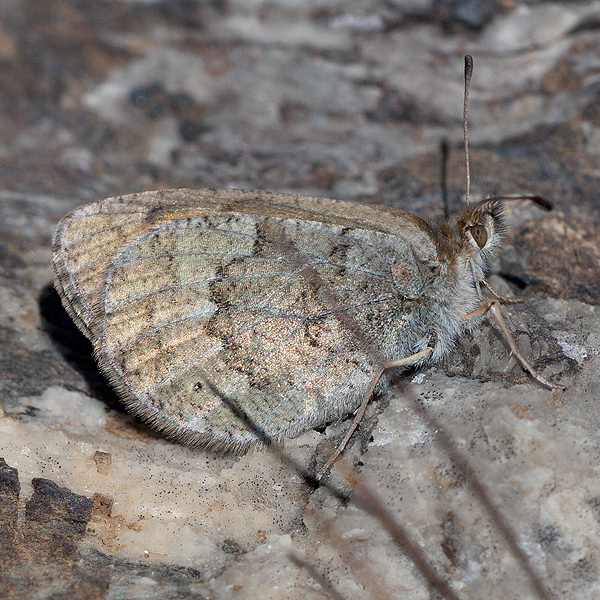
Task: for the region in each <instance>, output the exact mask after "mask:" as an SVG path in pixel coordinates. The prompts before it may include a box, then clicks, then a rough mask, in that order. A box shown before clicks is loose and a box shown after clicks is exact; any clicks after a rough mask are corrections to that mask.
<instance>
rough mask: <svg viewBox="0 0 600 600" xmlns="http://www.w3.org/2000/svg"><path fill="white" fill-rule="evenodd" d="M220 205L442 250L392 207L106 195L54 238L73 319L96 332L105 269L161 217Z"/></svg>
mask: <svg viewBox="0 0 600 600" xmlns="http://www.w3.org/2000/svg"><path fill="white" fill-rule="evenodd" d="M215 213H229V214H240V213H241V214H253V215H257V216H261V215H262V216H272V217H290V218H295V219H297V220H299V221H301V220H308V221H315V222H323V223H329V224H337V225H342V226H345V227H348V228H361V229H364V230H373V231H381V232H385V233H389V234H391V235H396V236H399V237H403V238H404V239H407V240H410V241H411V247H412V249H413V252H415V253H416V254H417V255H418V256H420V257H421V258H423V259H424V260H433V259H435V255H436V251H435V247H434V245H433V243H432V239H431V237H430V235H429V232H430V229H429V227H428V225H427V224H426V223H425V222H424V221H422V220H421V219H419V218H418V217H415V216H414V215H411V214H410V213H407V212H404V211H401V210H397V209H394V208H390V207H385V206H378V205H370V204H356V203H351V202H342V201H337V200H331V199H326V198H313V197H309V196H299V195H292V194H274V193H270V192H256V191H247V190H217V189H208V190H187V189H181V190H165V191H156V192H143V193H140V194H131V195H128V196H118V197H115V198H108V199H106V200H102V201H100V202H96V203H93V204H89V205H87V206H84V207H82V208H79V209H77V210H75V211H73V212H72V213H71V214H69V215H67V216H66V217H65V218H64V219H63V220H62V221H61V222H60V223H59V225H58V227H57V229H56V231H55V234H54V240H53V266H54V271H55V274H56V287H57V290H58V292H59V293H60V295H61V298H62V300H63V304H64V305H65V308H66V310H67V311H68V312H69V314H70V315H71V317H72V318H73V320H74V321H75V323H76V324H77V325H78V326H79V328H80V329H81V330H82V331H83V332H84V334H85V335H86V336H87V337H88V338H89V339H90V340H92V341H93V340H94V339H95V338H96V337H97V335H98V333H99V327H100V322H101V319H102V303H101V293H102V285H103V281H104V277H105V273H106V270H107V268H108V266H109V265H110V263H111V262H112V260H113V259H114V258H115V257H116V256H117V254H119V252H120V251H121V249H122V248H123V247H125V246H126V245H127V244H128V243H130V242H132V241H133V240H135V239H136V238H138V237H139V236H140V235H143V234H144V233H145V232H148V231H150V230H152V229H154V228H155V227H156V226H157V225H159V224H160V223H163V222H166V221H169V220H173V219H178V218H185V217H186V216H194V215H198V216H199V215H207V214H215Z"/></svg>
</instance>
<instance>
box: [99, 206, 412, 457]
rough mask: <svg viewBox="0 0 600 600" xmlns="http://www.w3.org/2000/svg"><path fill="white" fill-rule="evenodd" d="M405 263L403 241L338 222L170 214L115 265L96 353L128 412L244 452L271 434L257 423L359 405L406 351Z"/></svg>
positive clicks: (178, 435) (301, 422)
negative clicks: (400, 338) (398, 281)
mask: <svg viewBox="0 0 600 600" xmlns="http://www.w3.org/2000/svg"><path fill="white" fill-rule="evenodd" d="M402 257H404V259H403V258H402ZM399 260H410V249H409V248H408V247H407V245H406V244H405V243H403V242H402V241H401V240H400V239H399V238H396V237H394V236H390V235H387V234H383V233H376V232H372V231H365V230H362V229H348V228H344V227H342V226H340V225H332V224H325V223H318V222H311V221H305V220H302V221H298V220H297V219H293V218H282V217H265V216H256V215H251V214H236V215H230V214H217V215H203V216H191V217H187V218H182V219H173V220H168V221H165V222H163V223H161V224H160V225H158V226H157V227H155V228H154V229H152V230H150V231H148V232H146V233H144V234H142V235H140V236H138V237H137V238H136V239H135V240H133V241H132V242H131V243H129V244H128V245H127V246H126V247H125V248H124V249H123V251H122V252H121V253H120V254H119V255H118V257H117V258H116V259H115V260H114V261H113V262H112V263H111V264H110V265H109V267H108V268H107V270H106V277H105V280H104V290H103V301H102V310H101V311H100V312H101V313H102V315H101V324H100V333H99V336H98V337H97V339H96V340H95V351H96V355H97V357H98V360H99V362H100V365H101V367H102V368H103V370H104V371H105V372H106V373H107V375H108V376H109V378H110V379H111V381H112V382H113V384H114V385H115V387H117V389H119V390H120V392H121V393H122V395H123V397H124V398H125V399H126V402H127V403H128V405H129V406H130V408H131V409H132V410H133V411H135V412H136V413H138V414H139V415H141V416H142V417H143V418H145V419H146V420H148V421H150V422H151V423H152V424H153V425H154V426H156V427H158V428H159V429H160V430H162V431H163V432H164V433H165V434H167V435H169V436H170V437H172V438H175V439H177V440H178V441H182V442H185V443H190V444H203V445H212V446H218V447H221V448H230V449H240V448H242V447H245V446H247V445H248V444H250V443H253V442H255V441H257V440H258V439H260V437H261V433H260V432H259V431H257V428H256V427H254V431H253V426H252V424H255V425H257V426H258V428H259V429H260V430H261V431H262V432H263V433H264V435H266V436H267V437H274V438H279V437H283V436H291V435H294V434H297V433H299V432H300V431H303V430H305V429H308V428H310V427H312V426H315V425H320V424H324V423H326V422H328V421H330V420H332V419H334V418H336V417H339V416H340V415H342V414H344V413H346V412H348V411H350V410H352V409H354V408H355V407H356V406H357V405H358V404H359V403H360V402H361V401H362V400H363V398H364V395H365V393H366V390H367V389H368V387H369V384H370V383H371V381H372V379H373V377H374V376H375V374H376V372H377V369H378V365H379V364H380V360H381V358H382V357H383V358H384V359H386V360H389V359H391V358H398V356H397V352H398V346H397V335H398V331H399V329H401V328H402V327H403V325H404V323H405V321H406V318H407V312H406V310H405V309H404V307H403V304H402V300H401V298H399V295H398V292H397V289H396V287H395V284H394V281H393V278H392V266H393V265H395V264H396V265H397V264H398V261H399ZM347 318H349V320H350V322H351V323H355V324H356V326H357V328H358V329H359V330H360V331H361V332H363V333H362V335H364V336H366V337H367V338H368V340H367V341H366V343H365V340H363V341H362V343H359V342H357V337H356V334H355V333H354V332H353V331H352V327H351V326H348V320H347ZM249 424H250V426H249Z"/></svg>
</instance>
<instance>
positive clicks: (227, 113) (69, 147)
mask: <svg viewBox="0 0 600 600" xmlns="http://www.w3.org/2000/svg"><path fill="white" fill-rule="evenodd" d="M595 10H597V6H596V4H595V3H590V2H564V3H549V2H535V1H534V2H527V3H524V2H514V3H505V2H495V3H490V2H487V3H485V2H483V3H478V2H437V1H435V2H433V1H430V2H429V1H411V2H401V1H399V0H394V1H393V2H384V1H379V0H369V1H368V2H364V1H361V2H358V1H356V2H355V1H351V2H348V1H343V2H342V1H341V0H339V1H336V0H315V1H314V2H310V3H306V2H297V1H294V0H275V1H270V2H261V1H260V0H258V1H255V2H247V1H245V0H243V1H242V0H229V1H221V2H200V1H199V0H198V1H191V2H136V1H133V0H129V1H125V0H113V1H108V0H100V1H97V2H87V3H86V2H77V1H75V0H50V1H45V2H37V1H35V0H11V1H6V2H2V3H0V181H1V185H0V187H1V189H0V406H1V407H2V409H3V413H4V417H3V418H0V456H1V457H3V458H4V460H5V461H6V462H3V463H0V553H1V554H0V596H1V597H3V598H10V599H16V598H19V599H21V598H22V599H30V598H31V599H38V598H40V599H41V598H79V597H81V598H87V599H91V598H144V599H146V598H161V599H163V598H210V597H212V598H242V599H246V598H248V599H251V598H261V599H267V598H286V599H287V598H302V599H305V598H308V599H312V598H315V599H317V598H325V597H328V598H339V597H345V598H363V597H369V595H371V596H375V597H377V594H379V597H385V596H384V594H387V597H391V598H410V599H411V600H412V599H413V598H414V599H425V598H430V597H431V593H430V588H429V587H428V584H427V583H426V582H425V579H424V578H423V576H422V575H421V574H420V573H419V572H418V570H417V568H416V567H415V566H414V563H413V562H412V561H411V560H409V559H408V558H407V557H406V556H405V555H404V554H403V552H402V551H401V550H400V549H399V548H398V546H396V545H394V544H393V543H392V542H391V541H390V537H389V534H388V533H387V532H386V531H385V530H384V529H383V528H382V527H381V526H380V525H379V524H378V522H377V521H376V520H375V519H373V517H368V516H366V515H365V514H364V513H363V512H362V511H361V510H359V509H357V508H355V506H354V504H352V503H346V502H344V501H342V500H341V499H339V498H338V497H334V496H331V495H330V494H329V493H328V492H327V491H326V490H323V489H319V490H318V491H316V492H315V491H314V489H313V488H312V487H310V486H308V485H306V484H305V483H304V481H303V480H302V478H300V477H298V475H297V474H295V472H294V471H293V470H290V469H289V468H288V467H286V466H285V465H283V464H282V462H281V460H280V459H279V458H278V456H277V455H276V454H274V453H272V452H269V451H262V452H255V453H249V454H248V455H246V456H243V457H241V458H234V457H231V456H215V455H211V454H209V453H204V452H201V451H197V450H196V451H194V450H190V449H186V448H182V447H179V446H176V445H173V444H170V443H168V442H166V441H164V440H162V439H160V438H159V437H158V436H157V435H156V434H155V433H153V432H152V431H150V430H148V429H146V428H145V427H143V426H141V425H140V424H139V423H137V422H135V421H134V420H133V419H131V418H130V417H129V416H127V414H126V413H125V412H124V410H123V408H122V406H121V405H120V403H119V401H118V399H117V398H116V396H115V394H114V393H113V392H112V390H111V389H110V387H109V386H108V385H107V384H106V382H105V381H104V380H103V378H102V377H101V376H100V375H99V373H98V371H97V369H96V367H95V362H94V359H93V357H92V355H91V350H90V347H89V345H88V344H87V343H86V340H85V339H83V338H82V336H81V335H80V334H79V333H78V332H77V330H76V329H75V327H74V325H73V323H72V322H71V321H70V319H69V318H68V316H67V315H66V314H65V313H64V311H63V310H62V308H61V306H60V302H59V301H58V298H57V296H56V294H55V292H54V291H53V289H52V287H51V282H52V273H51V268H50V262H51V247H50V246H51V236H52V232H53V230H54V228H55V226H56V223H57V222H58V220H59V219H60V218H62V217H63V216H64V215H65V214H66V213H67V212H68V211H69V210H71V209H73V208H75V207H76V206H79V205H81V204H84V203H87V202H90V201H93V200H97V199H101V198H104V197H108V196H114V195H118V194H124V193H130V192H139V191H144V190H150V189H161V188H162V189H166V188H177V187H243V188H251V189H252V188H253V189H262V190H265V189H268V190H273V191H276V192H293V193H300V194H311V195H317V196H327V197H333V198H338V199H345V200H358V201H370V202H382V203H385V204H388V205H393V206H397V207H399V208H403V209H407V210H410V211H412V212H414V213H416V214H418V215H419V216H422V217H424V218H427V219H434V220H435V219H437V218H440V217H441V215H442V214H443V209H442V203H441V193H440V184H439V171H440V152H439V145H440V140H441V139H442V138H447V139H448V140H449V142H450V147H451V152H450V162H449V170H448V171H449V180H448V188H449V197H450V209H451V211H456V210H457V208H458V206H459V204H460V201H461V200H460V196H461V194H462V193H463V189H464V167H463V157H462V153H461V150H460V140H461V117H462V69H463V63H462V56H463V54H464V53H465V51H468V52H470V53H471V54H473V56H474V59H475V73H474V76H473V84H472V85H473V87H472V90H471V108H470V125H471V142H472V144H471V150H472V153H471V155H472V160H471V171H472V179H473V194H474V196H476V197H481V196H482V195H484V194H486V193H490V194H499V193H515V192H529V193H536V194H540V195H543V196H546V197H548V198H549V199H550V200H552V202H553V203H554V205H555V211H554V212H553V213H550V214H542V213H541V212H540V211H539V209H537V208H536V207H534V206H527V205H522V204H515V203H513V204H511V205H510V207H509V221H510V229H509V232H508V235H507V240H506V245H505V249H504V251H503V253H502V254H501V256H500V257H499V258H498V259H497V260H496V261H495V262H494V264H493V265H492V269H491V271H492V273H491V276H490V282H491V283H492V285H493V286H494V287H495V288H496V289H497V290H498V291H499V292H500V293H502V294H505V295H518V296H520V297H522V298H524V299H525V304H522V305H515V306H510V307H507V310H506V311H505V314H507V313H508V314H509V315H510V316H509V317H508V321H509V325H510V327H511V329H512V331H513V332H515V337H516V339H517V342H518V344H519V348H520V351H521V352H522V353H523V354H524V355H525V356H526V357H528V358H529V359H530V360H532V361H533V363H534V364H535V366H536V367H537V368H538V369H540V370H541V371H542V372H543V374H544V375H545V376H547V377H550V378H553V379H556V380H557V381H560V382H561V383H563V384H564V385H566V386H567V387H568V391H567V392H566V393H565V394H564V395H560V394H556V395H553V396H550V394H549V393H548V392H547V391H545V390H544V389H542V388H540V387H539V386H537V385H536V384H535V383H533V382H532V381H531V380H530V379H529V378H528V377H527V376H526V375H524V374H523V373H522V371H521V370H520V368H519V367H518V366H515V364H514V360H512V359H511V358H510V357H509V356H508V354H507V351H506V348H505V346H504V344H503V342H502V341H501V339H500V338H499V336H498V335H497V332H496V331H495V330H494V329H493V328H490V327H487V326H485V327H483V328H481V329H480V330H478V331H476V332H474V334H473V335H471V336H466V337H464V338H463V339H462V340H461V342H460V343H459V345H458V348H457V349H456V351H455V352H454V353H453V355H452V356H451V358H450V359H449V361H448V362H447V364H446V365H445V366H444V367H443V368H440V369H437V370H436V371H433V370H427V371H425V372H423V373H421V374H417V375H416V379H414V376H415V374H411V375H410V376H409V377H406V376H405V377H404V378H403V379H402V381H403V383H404V385H405V387H404V388H403V389H404V391H403V392H402V393H398V394H396V395H391V396H388V397H387V398H385V399H381V400H380V401H379V402H375V403H373V405H372V406H371V408H370V410H369V411H368V415H367V420H366V421H365V424H364V426H363V427H362V429H361V431H360V432H359V435H358V438H357V441H356V443H354V445H353V446H352V448H351V449H350V450H349V451H348V452H347V460H348V461H349V462H350V464H351V465H352V466H354V467H355V468H356V469H357V470H358V472H359V473H360V475H361V477H363V478H364V480H365V481H366V482H367V484H368V485H369V488H370V489H372V490H373V491H375V492H376V493H377V495H378V496H379V497H380V499H381V500H382V501H383V502H384V504H385V505H386V506H387V507H388V509H389V510H390V511H391V513H392V514H393V515H394V516H395V517H396V519H397V520H398V521H399V522H401V523H402V524H403V525H404V526H405V527H406V529H407V531H408V533H409V534H410V536H411V538H412V539H413V540H415V541H416V543H417V544H418V545H419V546H420V547H421V548H423V550H424V551H425V552H426V553H427V556H428V560H429V561H430V562H431V564H432V565H433V566H434V567H435V569H436V570H437V571H438V572H439V573H441V575H442V577H443V578H445V579H446V581H448V582H450V584H451V586H452V588H453V589H454V590H455V593H456V594H457V595H458V596H459V597H461V598H489V599H495V598H498V599H500V598H501V599H503V600H504V599H505V598H519V599H525V598H527V599H529V598H532V599H533V598H543V597H544V592H543V591H541V592H540V591H539V590H538V592H534V591H532V587H531V585H530V582H529V581H528V579H527V576H526V575H525V573H526V567H527V565H529V566H530V567H531V569H533V571H534V572H535V573H537V575H538V578H539V581H540V582H542V585H543V586H545V587H546V588H547V589H548V590H549V592H548V594H547V595H546V597H551V596H550V594H553V595H554V596H556V597H565V598H570V599H575V600H580V599H581V600H584V599H585V600H588V599H595V598H597V597H598V595H599V593H600V590H599V589H598V583H597V582H598V580H599V579H600V578H599V576H598V575H599V573H600V545H599V544H598V540H599V539H600V510H599V506H600V500H599V499H600V486H599V484H598V478H597V472H596V465H597V464H598V462H599V459H600V457H599V456H598V454H599V453H600V449H599V446H598V442H597V431H598V428H599V427H600V418H599V416H598V415H599V414H600V413H599V410H598V401H599V400H600V398H599V392H598V390H599V383H600V377H599V375H598V373H600V365H599V361H600V317H599V314H598V304H599V301H600V290H599V288H598V281H599V277H598V271H599V268H598V264H599V262H600V261H599V259H600V242H599V236H598V233H597V232H598V227H599V225H600V212H599V211H598V206H599V199H598V189H600V185H599V184H600V181H599V179H600V164H599V156H600V103H599V102H598V76H597V71H598V56H599V52H600V37H599V36H598V34H597V31H596V29H597V17H595V13H594V11H595ZM411 380H412V382H410V381H411ZM413 400H416V401H417V405H416V407H415V405H414V404H412V401H413ZM418 406H424V407H425V408H426V409H428V411H429V413H430V414H431V415H433V416H435V419H436V421H437V424H438V427H437V429H438V430H439V429H443V430H444V431H445V432H446V433H447V435H448V437H449V438H450V439H451V440H453V441H454V443H455V444H456V446H457V447H458V449H459V450H460V451H461V453H462V454H463V455H464V456H466V457H467V458H468V459H469V464H471V466H472V468H473V470H474V473H475V475H476V477H477V479H478V481H479V482H480V483H481V484H483V486H484V487H485V489H487V490H488V491H489V495H490V497H491V499H492V501H493V503H494V504H495V505H496V506H497V507H498V509H499V510H500V512H501V514H503V515H505V518H506V520H507V521H508V524H509V525H510V527H511V529H512V530H513V531H514V534H515V539H516V541H517V542H518V545H519V547H520V548H521V549H522V551H523V553H524V557H525V560H523V557H521V558H520V559H517V558H516V556H517V553H515V551H514V549H513V550H510V549H509V546H508V545H507V543H506V541H505V540H503V538H502V536H501V534H500V533H499V532H498V527H497V523H496V524H494V522H493V520H492V519H491V518H490V516H489V514H487V513H486V511H485V510H483V509H482V508H481V502H480V500H478V499H477V497H476V496H475V495H474V494H473V493H472V491H470V488H469V485H468V481H467V479H466V478H465V475H464V472H463V471H461V469H460V468H458V467H457V466H456V464H455V463H453V462H452V461H451V460H450V459H449V457H448V454H447V449H443V448H440V446H439V445H437V442H436V440H437V437H436V435H435V434H434V433H433V430H432V429H431V428H429V427H427V426H426V425H425V423H424V421H423V420H422V417H421V416H419V415H420V413H419V411H418ZM0 414H1V413H0ZM346 427H347V423H342V424H341V425H337V426H332V427H331V428H328V430H327V431H326V432H323V431H316V432H310V433H308V434H305V435H304V436H302V437H301V438H299V439H297V440H295V441H294V442H291V443H290V444H289V447H288V450H289V451H290V452H291V453H292V455H293V456H294V458H295V459H296V460H297V461H299V462H300V464H302V465H305V466H309V467H312V466H314V464H316V462H317V458H316V456H315V452H316V451H317V450H318V449H319V448H320V442H322V441H324V439H325V438H327V437H329V438H330V439H334V440H335V438H334V437H333V435H334V434H336V435H341V433H342V432H343V431H345V429H346ZM433 429H436V428H433ZM323 451H324V452H325V451H326V450H325V449H323ZM333 479H334V480H335V481H337V480H339V476H338V475H334V477H333ZM92 499H94V503H95V504H94V505H93V506H94V508H93V507H92ZM365 588H367V591H365Z"/></svg>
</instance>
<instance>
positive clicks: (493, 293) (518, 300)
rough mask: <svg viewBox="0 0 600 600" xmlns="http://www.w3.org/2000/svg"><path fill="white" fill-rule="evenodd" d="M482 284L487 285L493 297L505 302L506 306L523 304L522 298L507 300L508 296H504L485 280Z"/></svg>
mask: <svg viewBox="0 0 600 600" xmlns="http://www.w3.org/2000/svg"><path fill="white" fill-rule="evenodd" d="M481 283H483V285H485V287H486V288H487V290H488V291H489V292H490V294H492V296H494V297H495V298H498V300H500V301H501V302H504V303H505V304H520V303H521V302H523V300H521V298H507V297H506V296H502V295H501V294H499V293H498V292H497V291H496V290H495V289H494V288H493V287H492V286H491V285H490V284H489V283H488V282H487V281H486V280H485V279H482V280H481Z"/></svg>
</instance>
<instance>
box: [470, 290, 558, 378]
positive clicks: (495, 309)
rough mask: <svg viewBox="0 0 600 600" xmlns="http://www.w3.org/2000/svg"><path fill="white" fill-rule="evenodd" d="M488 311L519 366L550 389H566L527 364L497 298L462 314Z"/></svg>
mask: <svg viewBox="0 0 600 600" xmlns="http://www.w3.org/2000/svg"><path fill="white" fill-rule="evenodd" d="M488 312H489V313H490V314H491V315H492V316H493V317H494V321H495V323H496V325H497V326H498V327H499V328H500V330H501V331H502V334H503V335H504V339H505V340H506V343H507V344H508V347H509V348H510V352H511V354H512V355H513V356H514V357H515V358H516V359H517V360H518V361H519V362H520V363H521V366H522V367H523V368H524V369H525V370H526V371H527V372H528V373H529V374H530V375H531V376H532V377H533V378H534V379H535V380H536V381H537V382H539V383H541V384H542V385H543V386H544V387H547V388H548V389H550V390H564V389H566V388H564V387H563V386H561V385H556V384H554V383H550V382H549V381H548V380H546V379H544V378H543V377H542V376H541V375H540V374H539V373H538V372H537V371H536V370H535V369H534V368H533V367H532V366H531V365H530V364H529V362H528V361H527V360H526V359H525V357H524V356H523V355H522V354H521V352H519V348H518V347H517V343H516V342H515V340H514V338H513V336H512V334H511V332H510V330H509V329H508V326H507V325H506V322H505V321H504V317H503V316H502V313H501V312H500V306H499V304H498V301H497V300H488V301H487V302H485V303H484V304H482V305H481V306H480V307H478V308H476V309H475V310H473V311H471V312H470V313H468V314H466V315H464V316H463V320H464V321H467V320H468V319H471V318H473V317H476V316H478V315H482V314H483V315H485V314H486V313H488Z"/></svg>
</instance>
